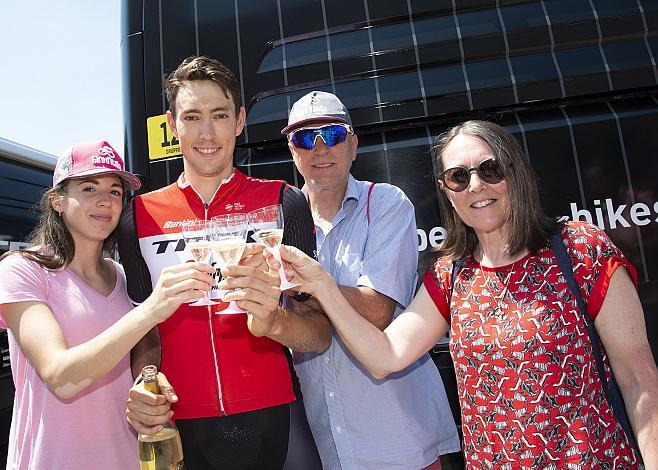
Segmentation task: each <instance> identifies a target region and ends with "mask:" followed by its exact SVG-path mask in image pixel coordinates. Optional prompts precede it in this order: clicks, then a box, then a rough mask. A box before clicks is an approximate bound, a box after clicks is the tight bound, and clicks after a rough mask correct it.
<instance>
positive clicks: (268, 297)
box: [219, 266, 281, 336]
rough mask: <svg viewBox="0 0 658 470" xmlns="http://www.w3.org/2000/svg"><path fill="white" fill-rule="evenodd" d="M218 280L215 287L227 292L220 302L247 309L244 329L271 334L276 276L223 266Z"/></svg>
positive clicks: (275, 307)
mask: <svg viewBox="0 0 658 470" xmlns="http://www.w3.org/2000/svg"><path fill="white" fill-rule="evenodd" d="M222 277H223V279H222V281H221V282H220V283H219V288H220V289H222V290H228V291H229V292H228V293H227V294H226V295H225V296H224V301H225V302H229V301H231V300H235V301H237V303H238V305H239V306H240V307H242V308H243V309H245V310H247V312H248V313H247V326H248V327H249V331H251V334H253V335H254V336H269V335H271V334H272V333H273V332H274V329H275V327H276V319H277V316H278V314H279V308H278V307H279V299H280V297H281V291H280V290H279V284H280V283H281V280H280V278H279V275H278V274H277V273H273V272H269V271H263V270H261V269H260V268H253V267H249V266H227V267H225V268H224V269H222Z"/></svg>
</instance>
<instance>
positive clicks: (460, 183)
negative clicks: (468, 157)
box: [439, 158, 505, 192]
mask: <svg viewBox="0 0 658 470" xmlns="http://www.w3.org/2000/svg"><path fill="white" fill-rule="evenodd" d="M473 172H476V173H477V174H478V176H479V177H480V179H481V180H482V181H484V182H485V183H487V184H497V183H500V182H501V181H503V180H504V179H505V173H504V172H503V167H502V166H501V165H500V163H498V161H497V160H496V159H495V158H488V159H486V160H482V161H481V162H480V163H479V164H478V165H477V166H474V167H473V168H466V167H463V166H455V167H453V168H448V169H447V170H445V171H444V172H443V173H441V174H440V175H439V180H440V181H442V182H443V184H445V185H446V187H447V188H448V189H450V190H451V191H455V192H460V191H463V190H465V189H466V188H468V185H469V184H470V182H471V173H473Z"/></svg>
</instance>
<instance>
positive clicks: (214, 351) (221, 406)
mask: <svg viewBox="0 0 658 470" xmlns="http://www.w3.org/2000/svg"><path fill="white" fill-rule="evenodd" d="M217 189H219V188H217ZM195 192H196V190H195ZM214 197H215V195H214V194H213V199H214ZM202 201H203V199H202ZM211 201H212V199H211ZM203 220H204V221H205V222H207V221H208V204H207V203H205V202H204V203H203ZM211 307H212V306H211V305H208V306H207V307H206V308H207V311H208V326H209V327H210V345H211V346H212V360H213V362H214V364H215V380H216V381H217V399H218V400H219V411H220V413H221V415H222V416H224V415H226V410H225V409H224V396H223V394H222V381H221V379H220V377H219V364H218V363H217V349H216V348H215V335H214V330H213V327H212V316H213V315H214V313H212V310H211Z"/></svg>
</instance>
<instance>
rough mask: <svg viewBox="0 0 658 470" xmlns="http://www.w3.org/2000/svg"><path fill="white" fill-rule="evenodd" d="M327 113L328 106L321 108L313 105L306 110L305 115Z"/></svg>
mask: <svg viewBox="0 0 658 470" xmlns="http://www.w3.org/2000/svg"><path fill="white" fill-rule="evenodd" d="M326 113H327V107H326V106H320V105H313V104H311V106H309V107H308V108H306V112H305V113H304V114H307V115H308V114H326Z"/></svg>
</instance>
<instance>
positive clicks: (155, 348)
mask: <svg viewBox="0 0 658 470" xmlns="http://www.w3.org/2000/svg"><path fill="white" fill-rule="evenodd" d="M161 359H162V347H161V344H160V333H159V332H158V329H157V328H151V330H150V331H148V332H147V333H146V334H145V335H144V336H143V337H142V339H140V340H139V341H138V342H137V344H135V346H134V347H133V348H132V349H131V350H130V370H131V372H132V374H133V378H135V377H137V376H138V375H139V374H141V373H142V369H143V368H144V367H146V366H148V365H154V366H156V367H157V368H158V369H160V360H161Z"/></svg>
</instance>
